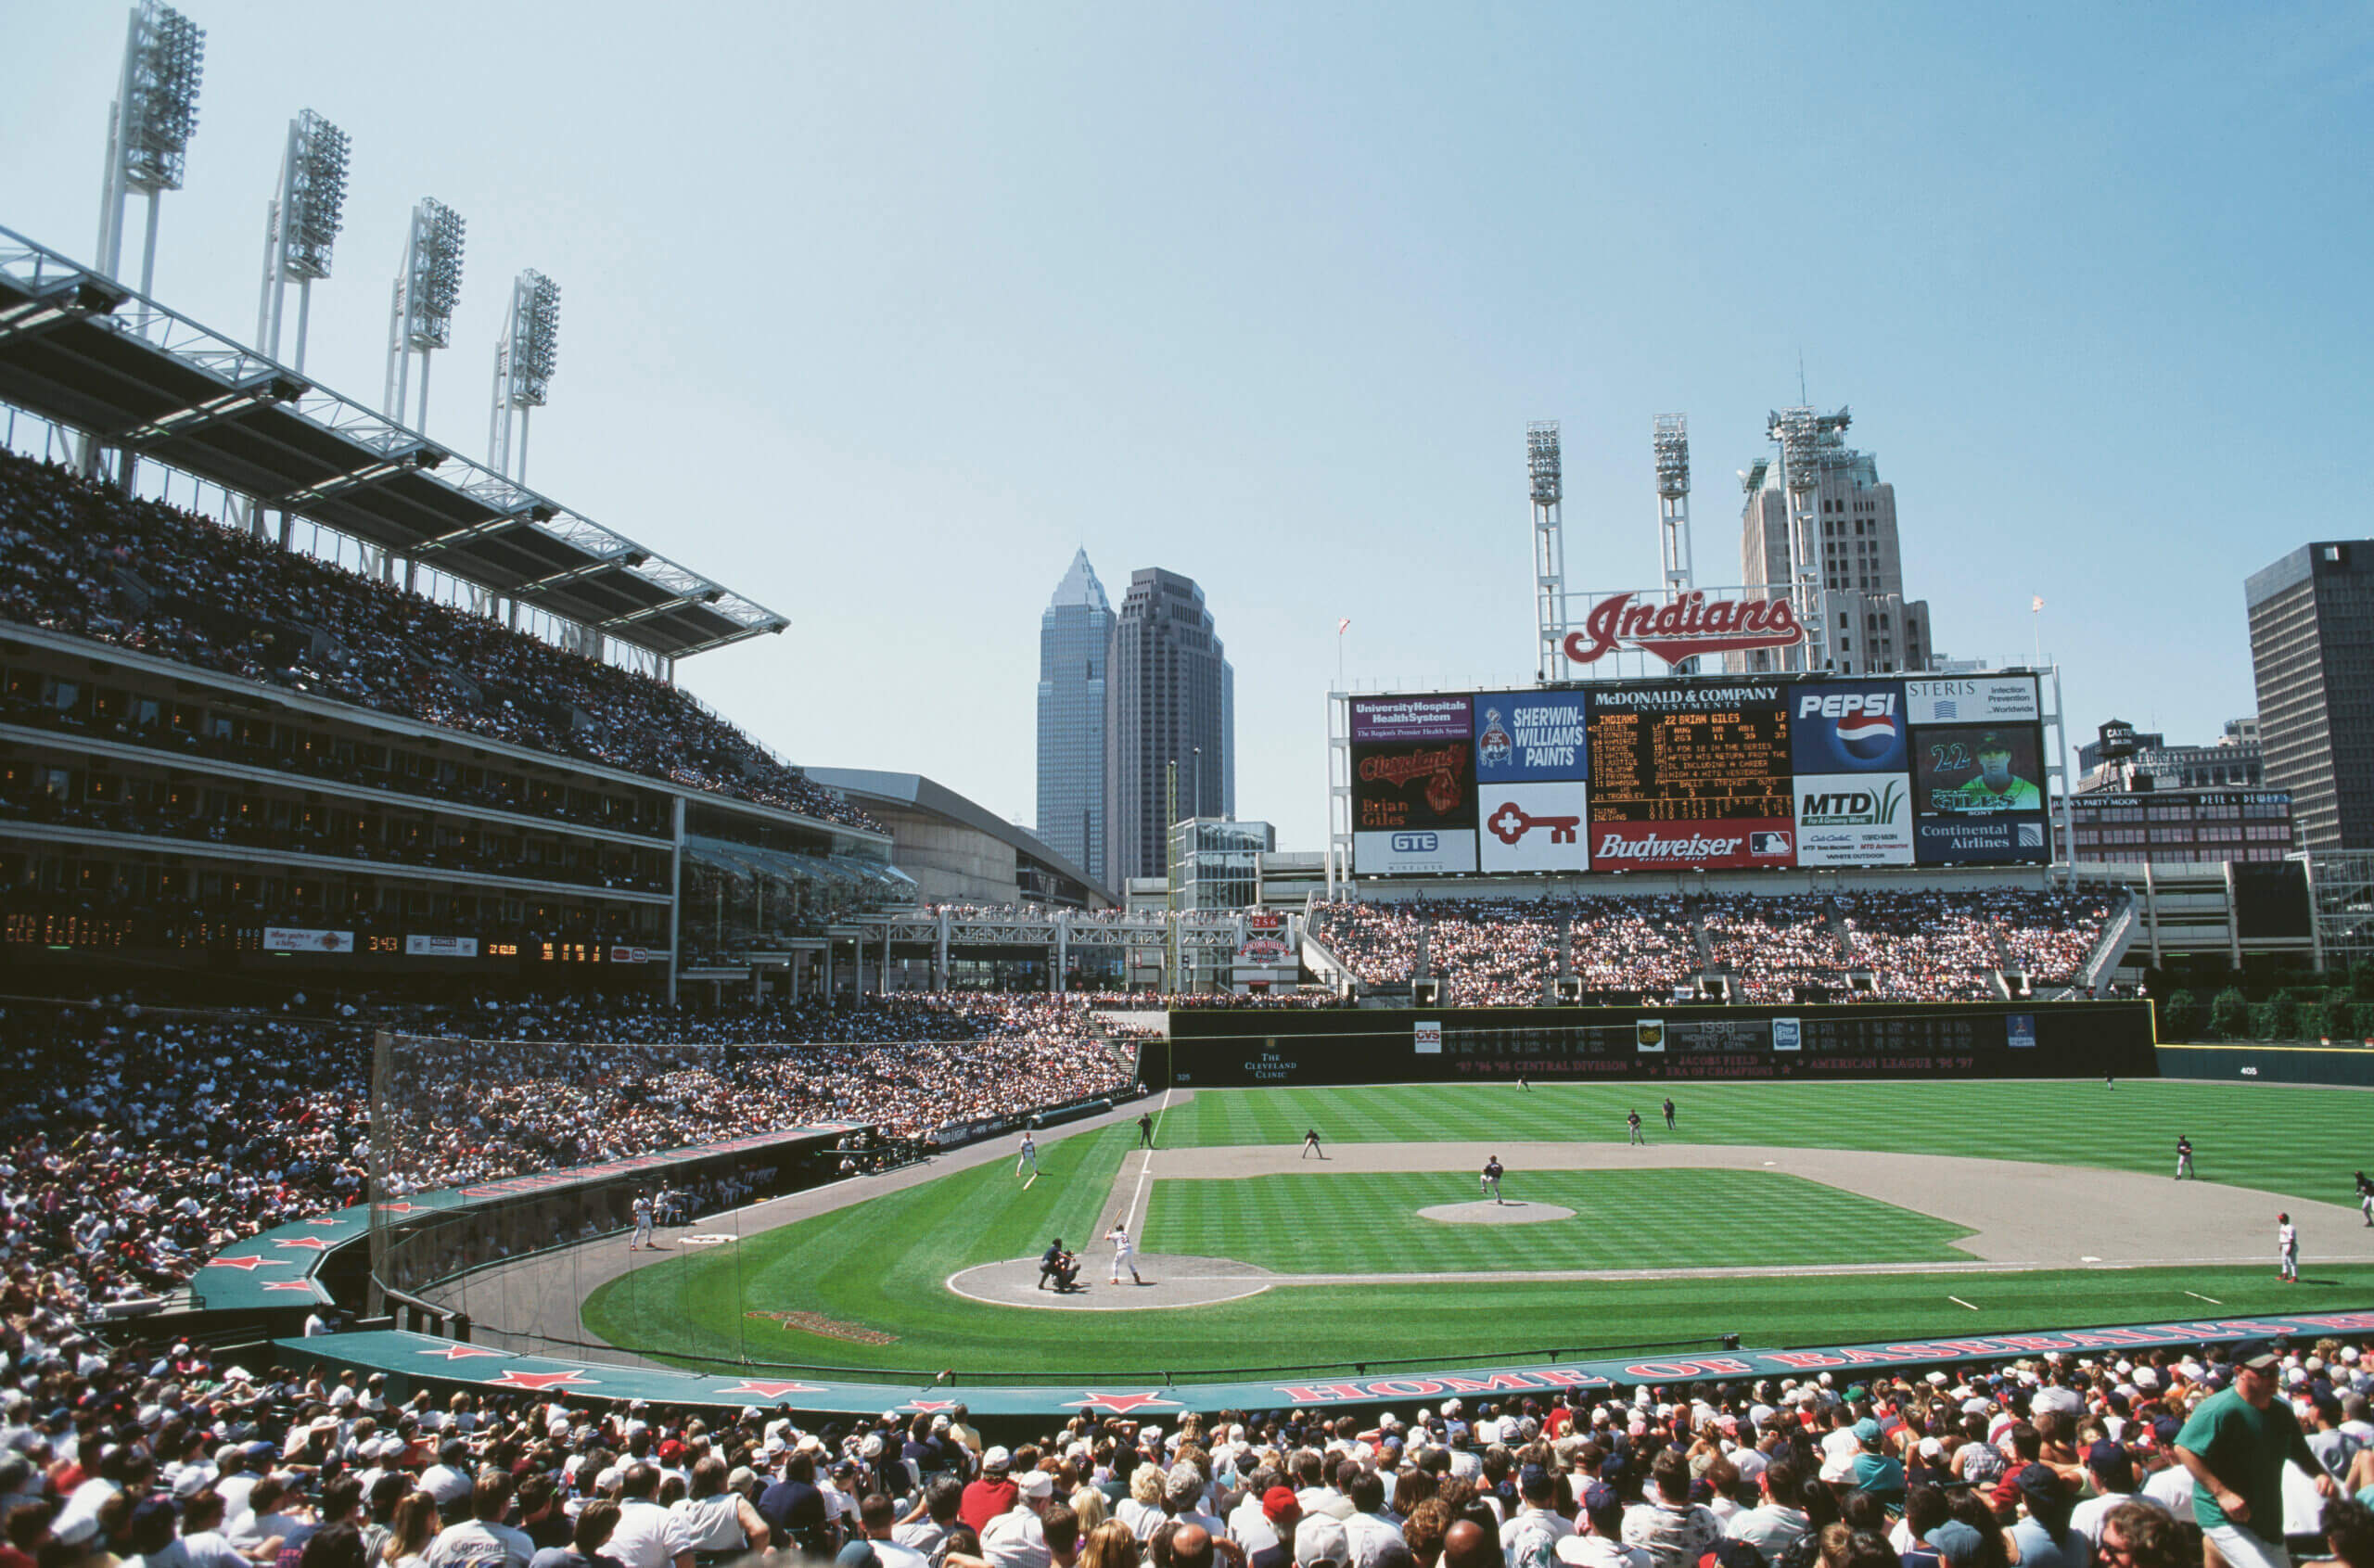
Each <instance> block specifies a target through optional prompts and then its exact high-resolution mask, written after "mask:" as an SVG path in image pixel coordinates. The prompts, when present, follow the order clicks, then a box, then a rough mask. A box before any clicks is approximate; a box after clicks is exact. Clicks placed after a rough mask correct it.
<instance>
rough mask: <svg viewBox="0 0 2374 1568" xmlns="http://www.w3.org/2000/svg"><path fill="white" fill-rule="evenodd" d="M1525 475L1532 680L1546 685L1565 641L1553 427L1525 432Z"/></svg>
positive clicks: (1537, 424)
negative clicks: (1529, 491) (1529, 493)
mask: <svg viewBox="0 0 2374 1568" xmlns="http://www.w3.org/2000/svg"><path fill="white" fill-rule="evenodd" d="M1525 474H1526V477H1527V478H1528V479H1530V480H1531V482H1532V487H1533V620H1534V632H1535V638H1536V641H1537V642H1538V644H1539V645H1538V648H1537V649H1536V656H1537V657H1536V664H1537V666H1538V668H1537V669H1535V671H1534V678H1535V679H1536V680H1538V681H1547V680H1549V679H1550V676H1551V671H1552V670H1554V669H1558V668H1559V664H1558V661H1559V660H1560V659H1561V658H1563V657H1565V655H1564V649H1563V648H1562V646H1561V644H1564V642H1565V641H1566V536H1565V523H1564V520H1563V519H1562V518H1561V516H1560V515H1559V506H1560V503H1561V502H1562V501H1563V500H1564V495H1565V478H1564V473H1563V472H1562V465H1561V462H1560V456H1559V450H1558V421H1556V420H1555V419H1537V420H1535V421H1534V422H1533V423H1532V424H1530V425H1528V426H1526V427H1525Z"/></svg>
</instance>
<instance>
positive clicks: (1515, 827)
mask: <svg viewBox="0 0 2374 1568" xmlns="http://www.w3.org/2000/svg"><path fill="white" fill-rule="evenodd" d="M1484 825H1485V826H1486V827H1488V828H1490V829H1491V830H1492V834H1493V836H1494V837H1496V838H1498V839H1499V840H1500V842H1501V843H1503V844H1507V845H1514V844H1515V843H1516V841H1517V840H1518V839H1520V838H1523V837H1524V836H1525V835H1526V834H1528V833H1531V832H1532V831H1533V830H1534V829H1535V828H1538V827H1546V828H1548V829H1549V830H1550V842H1551V843H1552V844H1572V843H1574V842H1575V832H1576V829H1577V828H1579V827H1581V826H1582V825H1583V819H1582V818H1580V817H1579V816H1576V817H1536V816H1532V815H1530V814H1528V813H1527V812H1526V811H1525V809H1524V808H1523V807H1521V806H1519V805H1518V804H1517V803H1516V802H1515V801H1513V800H1504V801H1502V802H1501V803H1500V809H1499V810H1497V811H1495V812H1493V813H1492V816H1491V820H1490V821H1488V822H1486V823H1485V824H1484Z"/></svg>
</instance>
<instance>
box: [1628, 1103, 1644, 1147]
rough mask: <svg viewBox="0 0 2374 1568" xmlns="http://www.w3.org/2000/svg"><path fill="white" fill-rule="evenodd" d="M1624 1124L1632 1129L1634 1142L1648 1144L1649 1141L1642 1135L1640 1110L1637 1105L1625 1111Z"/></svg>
mask: <svg viewBox="0 0 2374 1568" xmlns="http://www.w3.org/2000/svg"><path fill="white" fill-rule="evenodd" d="M1624 1125H1625V1126H1627V1127H1628V1128H1631V1129H1632V1141H1633V1142H1635V1143H1640V1144H1646V1143H1647V1142H1648V1140H1647V1139H1646V1138H1643V1137H1642V1136H1641V1135H1640V1110H1639V1108H1638V1107H1637V1106H1636V1107H1635V1108H1634V1109H1632V1110H1630V1111H1627V1112H1626V1113H1625V1115H1624Z"/></svg>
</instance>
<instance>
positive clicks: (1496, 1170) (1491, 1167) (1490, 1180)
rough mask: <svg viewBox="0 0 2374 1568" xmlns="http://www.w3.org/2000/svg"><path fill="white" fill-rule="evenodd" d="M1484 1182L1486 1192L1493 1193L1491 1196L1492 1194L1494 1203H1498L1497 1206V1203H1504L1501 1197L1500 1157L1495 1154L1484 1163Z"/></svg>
mask: <svg viewBox="0 0 2374 1568" xmlns="http://www.w3.org/2000/svg"><path fill="white" fill-rule="evenodd" d="M1483 1181H1484V1191H1486V1192H1489V1193H1491V1194H1492V1201H1493V1202H1494V1203H1496V1204H1497V1203H1500V1202H1502V1201H1503V1200H1502V1199H1501V1197H1500V1155H1498V1154H1495V1155H1493V1156H1492V1157H1491V1158H1490V1159H1488V1160H1486V1161H1485V1162H1484V1177H1483Z"/></svg>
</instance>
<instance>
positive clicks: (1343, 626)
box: [1335, 616, 1352, 637]
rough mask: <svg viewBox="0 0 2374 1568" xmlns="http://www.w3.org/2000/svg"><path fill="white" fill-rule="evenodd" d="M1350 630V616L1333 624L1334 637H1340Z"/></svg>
mask: <svg viewBox="0 0 2374 1568" xmlns="http://www.w3.org/2000/svg"><path fill="white" fill-rule="evenodd" d="M1351 629H1352V618H1351V617H1350V616H1346V617H1345V618H1343V619H1341V620H1339V621H1337V622H1336V623H1335V635H1336V636H1338V637H1341V636H1342V635H1344V633H1345V632H1347V631H1350V630H1351Z"/></svg>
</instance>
